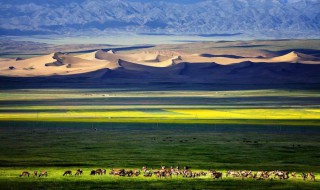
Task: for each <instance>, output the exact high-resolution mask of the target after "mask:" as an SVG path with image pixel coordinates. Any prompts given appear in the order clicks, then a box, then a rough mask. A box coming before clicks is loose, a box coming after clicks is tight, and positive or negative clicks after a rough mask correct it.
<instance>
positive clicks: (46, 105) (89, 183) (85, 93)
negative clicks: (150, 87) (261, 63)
mask: <svg viewBox="0 0 320 190" xmlns="http://www.w3.org/2000/svg"><path fill="white" fill-rule="evenodd" d="M319 94H320V93H319V92H318V91H284V90H283V91H282V90H262V91H216V92H214V91H210V92H209V91H167V92H164V91H150V92H136V91H117V92H116V91H114V90H92V89H91V90H79V89H73V90H60V91H58V92H57V91H55V90H50V89H46V90H36V89H32V90H3V91H1V93H0V102H1V103H0V152H1V154H0V184H1V187H2V189H21V188H24V189H62V188H64V189H106V188H107V189H125V188H129V189H130V188H131V189H161V188H163V189H223V188H224V189H239V188H240V189H241V188H242V189H319V187H320V183H319V182H310V181H307V182H304V181H302V180H301V178H300V177H298V179H290V180H288V181H280V180H266V181H255V180H243V181H242V180H238V179H232V178H225V177H224V179H223V180H217V181H214V180H212V179H210V178H199V179H183V178H173V179H164V180H159V179H157V178H155V177H154V178H150V179H146V178H144V177H138V178H118V177H111V176H109V175H107V176H102V177H99V176H95V177H92V176H89V175H88V172H89V171H90V170H91V169H96V168H106V169H110V168H141V167H142V166H143V165H147V166H148V167H152V168H159V167H160V166H161V165H167V166H170V165H175V166H176V165H178V164H179V165H180V166H184V165H188V166H191V167H192V170H207V169H209V168H214V169H216V170H220V171H225V170H227V169H235V170H238V169H239V170H240V169H244V170H253V171H259V170H277V169H279V170H289V171H296V172H298V173H299V175H300V174H301V172H309V171H313V172H315V173H316V174H317V178H318V179H319V177H320V175H319V174H320V165H319V163H320V162H319V161H320V160H319V158H320V153H319V151H318V150H319V149H320V138H319V135H320V128H319V119H320V116H319V113H320V112H319V109H320V108H319V103H320V101H319V98H320V97H319V96H320V95H319ZM77 168H83V169H84V172H85V174H84V176H82V177H79V178H76V177H73V176H72V177H62V176H61V175H62V173H63V171H64V170H67V169H72V170H75V169H77ZM23 170H29V171H34V170H38V171H39V170H47V171H48V172H49V177H48V178H46V179H39V178H34V177H30V178H24V179H22V178H19V177H18V175H19V173H20V172H21V171H23Z"/></svg>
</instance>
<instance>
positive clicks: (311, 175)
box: [308, 172, 316, 181]
mask: <svg viewBox="0 0 320 190" xmlns="http://www.w3.org/2000/svg"><path fill="white" fill-rule="evenodd" d="M308 176H310V180H313V181H316V176H315V175H314V174H313V173H312V172H310V173H308Z"/></svg>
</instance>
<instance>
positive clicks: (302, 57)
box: [271, 51, 319, 64]
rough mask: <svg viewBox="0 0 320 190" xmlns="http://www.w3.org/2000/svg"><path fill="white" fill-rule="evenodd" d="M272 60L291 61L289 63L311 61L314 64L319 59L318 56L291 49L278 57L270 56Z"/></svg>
mask: <svg viewBox="0 0 320 190" xmlns="http://www.w3.org/2000/svg"><path fill="white" fill-rule="evenodd" d="M271 60H272V61H273V62H291V63H312V62H314V64H316V63H317V61H319V59H318V58H316V57H314V56H312V55H307V54H303V53H299V52H295V51H292V52H290V53H288V54H285V55H283V56H279V57H274V58H271Z"/></svg>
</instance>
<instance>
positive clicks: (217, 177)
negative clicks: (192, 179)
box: [211, 172, 222, 179]
mask: <svg viewBox="0 0 320 190" xmlns="http://www.w3.org/2000/svg"><path fill="white" fill-rule="evenodd" d="M211 176H212V177H213V179H222V173H221V172H216V173H212V175H211Z"/></svg>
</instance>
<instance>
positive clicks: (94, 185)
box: [0, 179, 319, 190]
mask: <svg viewBox="0 0 320 190" xmlns="http://www.w3.org/2000/svg"><path fill="white" fill-rule="evenodd" d="M0 184H1V186H2V189H3V190H7V189H12V190H14V189H21V188H23V189H25V190H29V189H30V190H34V189H77V190H82V189H219V190H221V189H230V190H238V189H241V188H245V189H247V190H262V189H263V190H264V189H278V190H287V189H299V190H302V189H303V190H314V189H318V188H319V183H312V182H311V183H310V182H292V181H253V180H250V181H248V180H216V181H215V180H201V179H184V180H134V179H121V180H116V179H113V180H112V181H103V180H99V182H96V181H92V180H88V179H86V180H69V179H65V180H59V181H57V180H47V179H41V180H29V179H19V180H16V179H13V180H0Z"/></svg>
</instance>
